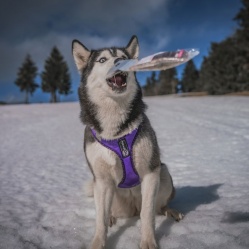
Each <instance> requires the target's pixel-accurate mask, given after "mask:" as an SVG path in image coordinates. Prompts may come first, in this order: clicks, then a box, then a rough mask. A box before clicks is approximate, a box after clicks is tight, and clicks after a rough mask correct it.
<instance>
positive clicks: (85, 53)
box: [72, 40, 91, 72]
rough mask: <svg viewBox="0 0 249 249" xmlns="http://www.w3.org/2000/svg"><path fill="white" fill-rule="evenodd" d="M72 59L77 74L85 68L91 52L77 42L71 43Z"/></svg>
mask: <svg viewBox="0 0 249 249" xmlns="http://www.w3.org/2000/svg"><path fill="white" fill-rule="evenodd" d="M72 52H73V58H74V61H75V64H76V67H77V68H78V70H79V72H81V71H82V69H83V68H84V67H85V66H86V64H87V61H88V59H89V57H90V54H91V52H90V51H89V50H88V49H87V48H86V47H85V46H84V45H83V44H82V43H81V42H79V41H78V40H73V42H72Z"/></svg>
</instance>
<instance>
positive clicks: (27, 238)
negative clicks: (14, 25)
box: [0, 97, 249, 249]
mask: <svg viewBox="0 0 249 249" xmlns="http://www.w3.org/2000/svg"><path fill="white" fill-rule="evenodd" d="M145 100H146V102H147V104H148V106H149V109H148V112H147V113H148V116H149V117H150V119H151V122H152V125H153V127H154V128H155V129H156V132H157V135H158V140H159V144H160V148H161V154H162V159H163V161H164V162H166V163H167V164H168V167H169V169H170V172H171V174H172V176H173V180H174V184H175V186H176V190H177V195H176V198H175V200H174V201H173V202H172V204H171V207H173V208H176V209H178V210H180V211H182V212H183V213H184V214H185V218H184V220H183V221H181V222H179V223H177V222H175V221H173V220H172V219H171V218H166V217H163V216H157V217H156V238H157V241H158V243H159V245H160V248H172V249H173V248H174V249H187V248H189V249H202V248H203V249H206V248H219V249H223V248H224V249H234V248H236V249H245V248H249V210H248V205H249V195H248V191H249V180H248V179H249V98H248V97H193V98H190V97H189V98H176V97H151V98H146V99H145ZM83 129H84V127H83V125H82V124H81V123H80V120H79V104H78V103H61V104H53V105H51V104H33V105H13V106H1V107H0V137H1V142H0V248H1V249H12V248H13V249H14V248H18V249H36V248H39V249H49V248H54V249H66V248H70V249H72V248H74V249H83V248H88V247H89V245H90V243H91V239H92V237H93V234H94V229H95V209H94V201H93V199H92V198H88V197H86V196H85V195H84V185H85V184H86V183H87V181H88V179H90V178H91V174H90V172H89V170H88V167H87V165H86V161H85V158H84V155H83V148H82V147H83V146H82V143H83ZM139 241H140V220H139V219H138V217H135V218H131V219H120V220H118V223H117V225H116V226H114V227H112V228H110V229H109V232H108V241H107V248H108V249H114V248H120V249H121V248H125V249H126V248H129V249H133V248H138V245H139Z"/></svg>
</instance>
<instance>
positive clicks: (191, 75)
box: [182, 60, 199, 92]
mask: <svg viewBox="0 0 249 249" xmlns="http://www.w3.org/2000/svg"><path fill="white" fill-rule="evenodd" d="M198 78H199V72H198V70H197V69H196V67H195V64H194V62H193V60H190V61H188V62H187V64H186V66H185V68H184V70H183V74H182V84H183V89H184V91H185V92H196V91H198V90H199V89H198V86H197V82H198Z"/></svg>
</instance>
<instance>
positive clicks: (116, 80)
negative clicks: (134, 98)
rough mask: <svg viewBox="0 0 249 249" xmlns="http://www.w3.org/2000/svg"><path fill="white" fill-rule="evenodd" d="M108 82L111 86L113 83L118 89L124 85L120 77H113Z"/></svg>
mask: <svg viewBox="0 0 249 249" xmlns="http://www.w3.org/2000/svg"><path fill="white" fill-rule="evenodd" d="M110 80H111V82H112V83H113V84H114V83H115V84H116V85H117V86H118V87H121V86H122V85H123V84H124V83H125V82H124V79H123V77H122V76H121V75H115V76H113V77H112V78H111V79H110Z"/></svg>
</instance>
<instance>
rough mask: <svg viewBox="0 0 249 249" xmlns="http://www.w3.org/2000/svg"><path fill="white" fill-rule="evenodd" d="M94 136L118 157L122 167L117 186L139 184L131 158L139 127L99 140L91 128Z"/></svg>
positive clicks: (128, 186)
mask: <svg viewBox="0 0 249 249" xmlns="http://www.w3.org/2000/svg"><path fill="white" fill-rule="evenodd" d="M91 131H92V134H93V136H94V138H95V139H96V140H97V141H98V142H99V143H100V144H102V145H103V146H104V147H106V148H108V149H110V150H111V151H113V152H115V154H116V155H117V156H118V157H119V158H120V160H121V163H122V167H123V178H122V181H121V182H120V183H119V184H118V187H119V188H131V187H134V186H136V185H139V184H140V179H139V175H138V173H137V171H136V169H135V167H134V164H133V160H132V147H133V144H134V142H135V140H136V138H137V135H138V131H139V128H137V129H135V130H133V131H132V132H131V133H129V134H127V135H125V136H123V137H121V138H118V139H114V140H106V139H103V138H101V139H100V140H99V139H98V138H97V136H96V131H95V130H94V129H92V128H91Z"/></svg>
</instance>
